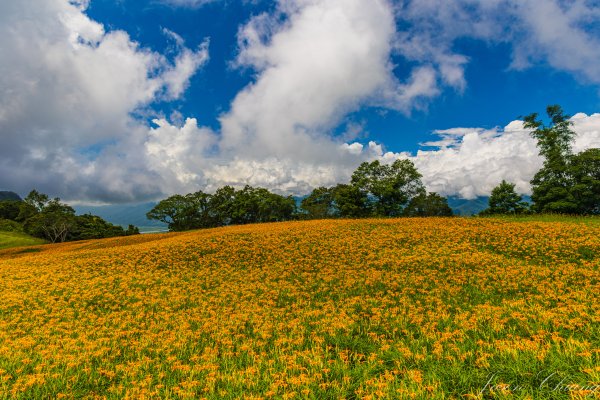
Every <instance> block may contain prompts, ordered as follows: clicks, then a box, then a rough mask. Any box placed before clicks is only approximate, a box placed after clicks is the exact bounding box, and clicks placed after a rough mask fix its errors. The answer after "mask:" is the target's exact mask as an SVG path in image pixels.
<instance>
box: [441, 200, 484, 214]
mask: <svg viewBox="0 0 600 400" xmlns="http://www.w3.org/2000/svg"><path fill="white" fill-rule="evenodd" d="M488 200H489V197H487V196H480V197H476V198H474V199H461V198H460V197H458V196H448V205H449V206H450V208H451V209H452V211H453V212H454V215H475V214H478V213H480V212H481V211H483V210H485V209H486V208H487V207H488Z"/></svg>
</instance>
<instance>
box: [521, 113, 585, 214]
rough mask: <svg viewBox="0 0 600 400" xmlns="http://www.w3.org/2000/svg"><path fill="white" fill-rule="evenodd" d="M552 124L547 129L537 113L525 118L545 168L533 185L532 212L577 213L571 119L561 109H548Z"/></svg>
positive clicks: (540, 171) (534, 179) (537, 175)
mask: <svg viewBox="0 0 600 400" xmlns="http://www.w3.org/2000/svg"><path fill="white" fill-rule="evenodd" d="M546 112H547V114H548V117H550V119H551V121H552V123H551V124H550V125H548V126H546V125H545V124H544V123H543V122H542V121H541V120H539V119H538V115H537V113H533V114H530V115H528V116H527V117H525V127H526V128H530V129H533V131H532V132H531V135H532V136H533V137H534V138H535V139H536V141H537V146H538V148H539V152H540V155H541V156H542V157H544V165H543V167H542V169H540V170H539V171H538V172H537V173H536V174H535V176H534V178H533V180H532V181H531V186H532V192H533V193H532V196H531V199H532V200H533V207H532V208H533V210H534V211H536V212H557V213H576V212H577V211H578V205H577V201H576V199H575V197H574V196H573V194H572V193H571V188H572V186H573V181H572V177H571V175H570V159H571V156H572V150H571V141H572V139H573V137H574V136H575V133H574V132H573V130H571V122H570V120H569V116H568V115H565V114H564V113H563V110H562V108H561V107H560V106H559V105H552V106H548V107H547V108H546Z"/></svg>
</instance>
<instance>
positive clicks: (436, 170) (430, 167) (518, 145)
mask: <svg viewBox="0 0 600 400" xmlns="http://www.w3.org/2000/svg"><path fill="white" fill-rule="evenodd" d="M571 121H572V123H573V126H572V128H573V130H574V131H575V132H576V134H577V136H576V138H575V141H574V143H573V151H575V152H580V151H582V150H585V149H588V148H591V147H600V114H592V115H590V116H588V115H586V114H583V113H579V114H576V115H574V116H573V117H572V118H571ZM435 133H436V134H437V135H438V136H439V140H437V141H432V142H428V143H424V144H423V145H425V146H434V147H437V149H434V150H420V151H418V152H417V154H416V155H415V156H411V157H410V158H411V159H412V160H413V161H414V163H415V165H416V166H417V168H418V169H419V171H420V172H421V173H422V174H423V181H424V183H425V184H426V186H427V188H428V189H429V190H431V191H435V192H438V193H441V194H444V195H459V196H461V197H464V198H474V197H477V196H488V195H489V194H490V193H491V191H492V189H493V188H494V187H495V186H497V185H498V184H499V183H500V182H501V181H502V180H503V179H506V180H507V181H510V182H513V183H515V184H516V188H515V189H516V190H517V191H518V192H519V193H522V194H531V187H530V185H529V181H530V180H531V179H532V178H533V176H534V175H535V173H536V172H537V171H538V170H539V169H540V167H541V166H542V164H543V160H542V158H541V157H540V156H539V155H538V149H537V147H536V142H535V140H534V139H533V138H532V137H531V135H530V131H529V130H526V129H524V128H523V122H522V121H513V122H511V123H509V124H508V125H507V126H506V127H504V128H503V129H499V128H495V129H482V128H451V129H446V130H439V131H436V132H435Z"/></svg>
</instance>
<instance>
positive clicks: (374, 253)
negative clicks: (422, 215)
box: [0, 218, 600, 399]
mask: <svg viewBox="0 0 600 400" xmlns="http://www.w3.org/2000/svg"><path fill="white" fill-rule="evenodd" d="M34 248H36V247H34ZM37 249H39V252H38V253H22V252H21V251H20V249H8V250H3V251H0V282H2V284H3V289H2V290H1V291H0V398H11V399H12V398H16V399H35V398H82V397H86V396H87V397H90V398H93V397H106V398H114V399H117V398H124V397H129V398H142V397H145V398H173V399H174V398H208V399H228V398H231V399H233V398H248V399H249V398H254V399H257V398H264V399H267V398H276V399H289V398H312V399H338V398H354V399H358V398H371V399H376V398H398V399H402V398H417V399H430V398H433V399H436V398H437V399H450V398H456V399H458V398H521V399H526V398H530V399H542V398H543V399H563V398H564V399H566V398H573V397H575V398H577V396H580V397H581V398H583V396H586V395H587V394H590V392H589V391H588V392H585V388H586V387H588V388H589V387H590V385H593V384H598V382H599V381H600V368H599V367H598V366H599V365H600V317H599V316H600V290H599V289H600V271H599V268H600V227H598V226H597V225H594V224H581V223H572V222H569V221H561V222H535V221H530V222H526V223H523V222H512V221H504V220H499V219H488V218H486V219H483V218H472V219H461V218H451V219H450V218H449V219H434V218H432V219H400V220H356V221H348V220H339V221H309V222H293V223H279V224H264V225H252V226H241V227H228V228H219V229H211V230H204V231H196V232H188V233H177V234H157V235H138V236H133V237H121V238H114V239H106V240H98V241H86V242H74V243H67V244H61V245H52V246H43V247H38V248H37ZM567 385H568V386H567ZM592 394H593V393H592Z"/></svg>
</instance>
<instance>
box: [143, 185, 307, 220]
mask: <svg viewBox="0 0 600 400" xmlns="http://www.w3.org/2000/svg"><path fill="white" fill-rule="evenodd" d="M295 208H296V204H295V201H294V199H293V198H292V197H291V196H288V197H283V196H280V195H277V194H274V193H271V192H269V191H268V190H267V189H263V188H253V187H251V186H246V187H244V188H243V189H241V190H235V189H234V188H232V187H231V186H225V187H222V188H220V189H219V190H217V191H216V192H215V194H214V195H210V194H207V193H203V192H202V191H198V192H196V193H190V194H186V195H173V196H171V197H168V198H167V199H164V200H162V201H160V202H159V203H158V204H157V205H156V206H155V207H154V208H153V209H152V210H150V211H149V212H148V213H147V214H146V216H147V217H148V219H154V220H158V221H161V222H163V223H166V224H168V225H169V230H171V231H186V230H190V229H200V228H211V227H217V226H224V225H231V224H236V225H237V224H249V223H258V222H277V221H287V220H289V219H291V218H292V216H293V214H294V212H295Z"/></svg>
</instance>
